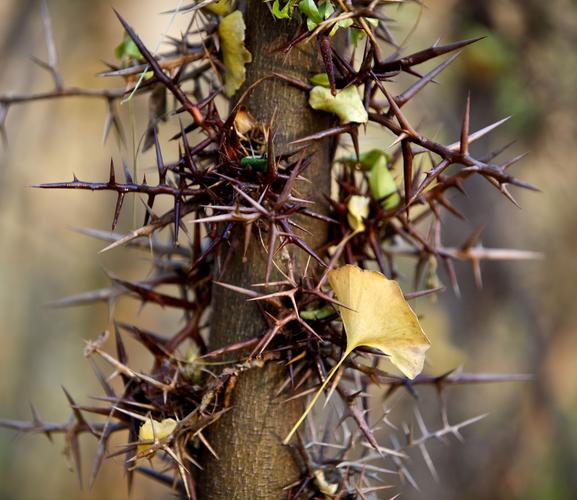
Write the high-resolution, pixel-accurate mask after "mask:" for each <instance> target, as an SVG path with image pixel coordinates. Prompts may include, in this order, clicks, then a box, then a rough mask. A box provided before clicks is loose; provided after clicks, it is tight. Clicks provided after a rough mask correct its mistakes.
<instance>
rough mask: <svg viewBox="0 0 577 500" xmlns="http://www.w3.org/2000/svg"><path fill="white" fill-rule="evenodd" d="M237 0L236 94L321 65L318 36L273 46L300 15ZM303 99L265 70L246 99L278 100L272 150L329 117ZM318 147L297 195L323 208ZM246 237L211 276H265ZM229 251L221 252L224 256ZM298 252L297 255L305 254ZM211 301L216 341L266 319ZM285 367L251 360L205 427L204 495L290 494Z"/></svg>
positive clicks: (322, 151) (327, 158)
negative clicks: (240, 73)
mask: <svg viewBox="0 0 577 500" xmlns="http://www.w3.org/2000/svg"><path fill="white" fill-rule="evenodd" d="M239 8H240V9H241V10H242V11H243V14H244V19H245V22H246V25H247V34H246V46H247V48H248V50H249V51H250V52H251V53H252V57H253V62H252V63H251V64H249V65H248V66H247V81H246V83H245V86H244V87H243V89H241V91H240V92H239V93H238V94H237V96H240V95H242V92H243V90H244V89H246V88H247V87H248V86H249V85H250V84H252V83H253V82H255V81H256V80H258V79H259V78H262V77H263V76H268V75H270V74H271V73H273V72H279V73H283V74H286V75H291V76H292V77H295V78H298V79H300V80H302V81H307V80H308V78H309V77H310V76H312V75H313V74H315V73H318V72H321V71H323V66H322V63H321V59H320V57H319V51H318V47H317V44H316V41H314V42H310V43H308V44H306V45H301V46H298V47H296V48H294V49H293V50H292V51H291V52H290V54H289V55H288V56H287V55H285V54H283V53H282V52H278V51H275V50H276V49H278V48H280V47H282V46H283V45H284V44H286V42H287V41H288V40H289V39H290V38H291V37H292V36H293V35H294V34H295V32H296V30H297V29H298V25H296V24H295V23H289V22H288V21H287V20H282V21H277V20H275V19H274V17H273V16H272V14H271V12H270V10H269V4H267V3H265V2H264V1H263V0H247V1H245V2H241V4H240V6H239ZM307 100H308V95H307V93H306V92H303V91H302V90H299V89H296V88H295V87H293V86H291V85H289V84H287V83H286V82H283V81H280V80H276V79H274V80H273V79H268V80H265V81H264V82H262V83H261V84H260V85H258V86H257V87H256V88H255V89H254V91H253V92H252V93H251V95H250V96H249V97H248V99H246V100H245V101H244V104H245V105H246V106H247V107H248V109H249V110H250V112H251V113H252V114H253V115H254V116H255V117H256V118H257V119H258V120H259V121H261V122H262V123H265V124H266V123H268V122H269V120H270V118H271V116H272V114H273V112H274V111H275V110H276V117H277V118H276V122H275V128H276V130H277V136H276V140H275V146H276V150H277V154H278V151H279V150H282V147H283V144H286V143H287V142H288V141H290V140H292V139H295V138H298V137H302V136H304V135H308V134H310V133H313V132H316V131H319V130H322V129H323V128H327V127H328V126H330V124H331V121H330V120H331V119H330V117H329V116H328V115H325V114H324V113H318V112H313V111H312V110H311V109H310V107H309V106H308V104H307ZM314 149H315V158H314V160H313V162H312V164H311V165H310V166H309V167H308V169H307V170H306V171H305V174H304V175H305V176H306V177H307V178H308V179H310V181H311V183H310V184H307V183H304V182H300V183H298V185H297V189H298V191H299V195H300V196H303V197H308V198H309V199H311V200H313V201H315V202H316V206H315V210H316V211H318V212H321V213H326V211H327V206H326V199H325V198H324V196H323V195H324V194H326V195H328V194H329V193H330V163H331V155H332V152H333V149H334V147H333V142H332V141H330V140H328V141H324V142H323V143H317V144H316V145H315V146H314ZM299 222H301V221H299ZM302 222H303V224H304V225H305V226H306V227H307V229H309V230H310V231H311V235H309V236H307V237H306V238H305V241H306V242H307V243H308V244H309V245H310V246H312V247H313V248H318V247H319V246H320V245H322V244H323V243H324V242H325V241H326V237H327V227H326V224H325V223H322V222H320V221H316V220H315V221H310V220H308V221H302ZM243 240H244V237H243V235H242V234H241V232H240V231H239V233H238V234H237V235H235V236H234V237H233V238H231V246H230V248H229V250H228V251H229V252H232V255H229V256H228V258H229V259H230V260H229V261H228V263H227V264H226V266H225V269H224V273H223V274H221V270H220V269H218V268H217V269H216V270H215V276H218V277H219V280H220V281H222V282H225V283H231V284H234V285H238V286H242V287H247V288H248V287H250V285H252V284H254V283H261V282H263V281H264V277H265V267H266V253H265V251H264V250H263V248H262V245H261V243H260V239H259V238H258V237H253V238H252V239H251V244H250V246H249V249H248V251H247V254H246V261H245V262H243V243H244V241H243ZM293 248H294V247H293ZM226 260H227V256H226V255H225V256H222V257H221V259H220V262H221V263H222V262H225V261H226ZM303 260H304V259H302V258H301V262H302V261H303ZM212 307H213V311H214V313H213V317H212V324H211V336H210V347H211V348H212V349H216V348H219V347H222V346H225V345H227V344H230V343H233V342H238V341H240V340H246V339H250V338H253V337H255V336H258V335H262V334H263V333H264V331H265V328H266V325H265V322H264V321H263V318H262V315H261V313H260V312H259V310H258V308H257V306H256V305H255V303H254V302H247V301H246V297H244V296H241V295H239V294H237V293H234V292H231V291H229V290H227V289H224V288H222V287H219V286H215V287H214V290H213V304H212ZM285 377H286V368H285V367H284V366H283V365H282V364H281V363H278V362H268V363H267V364H266V365H265V366H264V367H263V368H254V369H252V370H249V371H248V372H245V373H243V374H242V375H241V376H240V377H239V380H238V382H237V385H236V387H235V389H234V394H233V399H232V409H231V411H229V412H228V413H226V414H225V415H224V416H223V417H222V418H221V419H220V420H219V421H218V422H216V423H215V424H214V425H212V426H211V427H210V428H209V430H208V433H207V437H208V440H209V442H210V443H211V445H212V446H213V448H214V449H215V451H216V453H217V454H218V456H219V460H217V459H215V458H213V457H212V456H210V455H209V454H208V453H207V454H206V456H205V460H204V462H203V464H202V465H203V467H204V471H203V472H202V473H201V475H200V477H199V481H198V483H199V484H198V493H199V498H200V499H202V500H204V499H238V500H242V499H246V500H249V499H250V500H258V499H277V498H283V497H285V496H286V492H284V491H283V487H285V486H287V485H288V484H291V483H293V482H294V481H295V480H296V479H297V478H298V476H299V472H300V464H299V462H298V457H297V456H296V454H295V452H294V450H292V449H291V448H290V447H287V446H283V445H282V440H283V439H284V437H285V436H286V435H287V434H288V432H289V430H290V429H291V427H292V426H293V425H294V423H295V422H296V420H297V419H298V417H299V416H300V414H301V412H302V411H303V402H302V401H301V400H298V401H292V402H290V403H282V399H283V396H281V397H277V396H275V394H276V392H277V390H278V386H279V383H280V382H281V381H282V380H284V378H285Z"/></svg>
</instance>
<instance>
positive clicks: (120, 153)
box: [0, 0, 577, 500]
mask: <svg viewBox="0 0 577 500" xmlns="http://www.w3.org/2000/svg"><path fill="white" fill-rule="evenodd" d="M176 3H177V2H176V0H139V1H138V2H134V1H132V2H131V1H129V0H116V1H115V2H114V7H115V8H117V9H118V10H119V11H120V12H121V13H122V14H123V15H124V16H125V17H126V18H127V19H128V21H129V22H130V23H131V24H132V25H133V26H134V27H135V29H136V31H137V32H138V33H139V34H140V35H141V37H142V38H143V40H144V42H145V43H146V44H147V45H149V46H150V47H153V48H154V47H156V45H157V44H158V42H159V39H160V36H161V33H162V32H163V31H164V30H165V27H166V24H167V22H168V18H167V16H166V15H161V14H160V13H161V12H163V11H166V10H169V9H171V8H174V7H175V5H176ZM49 8H50V12H51V17H52V24H53V29H54V33H55V39H56V44H57V48H58V51H59V56H60V68H61V72H62V75H63V76H64V80H65V84H66V85H77V86H82V87H89V88H98V87H103V86H114V85H118V82H116V81H115V82H111V81H109V80H106V79H102V78H98V77H96V76H95V75H96V73H97V72H98V71H101V70H103V69H104V65H103V64H102V62H101V61H111V62H112V61H113V60H114V48H115V47H116V45H118V43H119V42H120V41H121V39H122V30H121V28H120V26H119V24H118V22H117V20H116V18H115V16H114V14H113V12H112V10H111V8H110V2H109V1H100V0H98V1H97V0H91V1H88V0H50V1H49ZM419 12H420V13H419ZM391 15H392V16H393V17H396V18H397V19H398V20H399V22H398V23H397V24H398V25H397V26H393V32H394V33H395V35H396V36H397V39H398V40H402V39H403V38H404V36H405V35H407V33H408V32H409V30H410V29H411V27H412V25H413V24H414V23H416V22H417V21H418V27H417V29H416V30H415V33H414V34H413V35H412V36H411V37H410V41H409V42H408V43H407V47H408V48H409V49H418V48H421V47H423V46H426V45H430V44H431V43H433V42H434V41H435V40H436V39H438V38H441V39H442V41H443V42H448V41H453V40H456V39H460V38H465V37H471V36H478V35H486V36H487V38H486V39H485V40H483V41H481V42H479V43H478V44H476V45H475V46H473V47H471V48H468V49H467V50H466V51H465V52H464V53H463V54H462V56H461V57H460V58H459V59H458V60H457V61H456V62H455V63H453V65H452V66H451V67H450V68H449V69H448V70H447V71H445V72H444V73H443V74H442V75H441V76H440V77H439V78H438V82H439V83H440V84H441V85H434V86H431V87H430V88H428V89H427V90H426V91H425V92H423V95H422V96H421V97H420V99H416V100H415V102H419V103H420V105H419V106H418V107H417V106H413V109H409V108H410V107H411V106H410V105H409V106H407V111H408V113H409V116H410V118H411V119H412V120H413V121H414V122H419V121H421V122H422V123H423V129H424V130H426V131H427V132H428V133H434V134H436V137H437V139H438V140H441V141H442V142H443V141H445V142H447V143H448V142H453V141H454V140H456V139H457V137H458V130H459V125H460V120H461V115H462V112H463V108H464V101H465V97H466V95H467V92H468V91H470V92H471V98H472V117H471V119H472V129H477V128H481V127H483V126H485V125H487V124H489V123H491V122H494V121H496V120H497V119H500V118H502V117H504V116H508V115H512V118H511V119H510V120H509V122H507V124H505V125H504V126H502V127H501V128H499V129H498V131H497V132H496V133H493V134H492V135H491V136H490V138H489V139H488V140H486V141H484V142H483V143H480V144H478V145H475V148H476V151H477V152H479V151H487V152H489V151H491V150H493V149H496V148H498V147H500V146H503V145H505V144H507V143H508V142H510V141H511V140H513V139H516V143H515V144H514V145H513V146H512V147H511V148H510V150H509V152H508V155H509V157H513V156H514V155H515V154H518V153H521V152H525V151H528V152H529V155H528V156H527V158H525V159H524V160H523V161H522V162H521V163H519V164H517V165H515V166H514V167H513V168H514V169H515V170H514V173H515V175H517V176H519V177H521V178H522V179H523V180H526V181H528V182H530V183H532V184H535V185H538V186H539V187H540V188H541V189H542V191H543V192H542V193H531V192H521V191H515V192H513V195H514V196H515V197H516V199H517V200H518V201H519V203H520V205H521V207H522V209H521V210H520V209H518V208H517V207H516V206H514V205H513V204H512V203H510V202H509V201H507V200H506V199H505V198H504V197H503V196H501V195H500V194H499V193H498V192H497V191H496V190H494V189H492V188H491V187H490V186H489V185H488V184H487V183H483V182H472V183H470V185H469V186H470V187H469V190H468V191H469V197H463V196H460V195H454V196H453V198H452V200H451V201H452V202H454V203H455V204H456V205H457V206H458V207H459V208H460V209H461V210H462V211H463V212H464V213H465V214H466V216H467V218H468V221H466V222H463V221H460V220H458V219H456V218H452V219H450V220H447V224H446V228H447V230H448V231H447V232H446V233H445V234H446V236H445V238H446V241H444V243H445V244H447V245H458V244H459V243H462V242H463V241H464V240H465V239H466V236H467V235H468V234H470V233H471V232H472V231H473V230H474V229H475V228H477V227H478V226H479V225H481V224H486V228H485V230H484V232H483V237H482V241H483V244H484V245H485V246H486V247H506V248H521V249H529V250H536V251H540V252H543V253H544V254H545V258H544V260H542V261H534V262H513V263H508V262H501V263H489V264H484V265H483V278H484V280H483V282H484V288H483V289H482V290H478V289H477V288H476V287H475V285H474V281H473V275H472V271H471V269H470V267H469V266H463V267H462V268H459V269H458V272H459V281H460V285H461V289H462V297H461V298H460V299H458V298H456V297H455V295H454V294H453V293H452V292H450V291H447V292H445V293H444V294H443V295H442V296H441V297H440V298H439V300H438V301H437V302H433V301H431V300H426V301H425V300H422V303H420V304H418V307H417V308H418V311H419V312H420V313H421V314H423V315H424V318H425V319H424V322H425V330H426V331H427V332H428V333H429V335H430V337H431V339H432V342H433V348H432V349H431V356H430V358H429V366H428V368H427V370H428V371H429V372H430V373H436V374H439V373H442V372H444V371H447V370H449V369H453V368H459V367H463V369H464V370H466V371H468V372H489V373H501V372H505V373H532V374H534V375H535V379H534V380H533V381H532V382H521V383H505V384H492V385H484V386H473V387H460V388H453V389H450V390H449V391H448V393H447V395H446V396H447V405H448V410H449V416H450V418H451V419H452V420H454V421H455V422H457V421H459V420H463V419H466V418H469V417H473V416H476V415H480V414H484V413H488V416H487V417H486V418H485V419H484V420H482V421H481V422H479V423H477V424H475V425H473V426H472V427H470V428H467V429H466V430H464V431H463V434H464V437H465V440H464V442H463V443H460V442H458V441H456V440H454V439H448V440H447V442H446V443H443V442H435V443H433V444H432V446H430V453H431V456H432V458H433V461H434V463H435V465H436V467H437V470H438V475H439V478H440V479H439V481H438V482H437V481H435V480H434V479H433V478H432V476H431V474H430V473H429V471H428V470H427V467H426V465H425V464H424V461H423V459H422V457H421V456H419V455H415V457H414V460H413V461H412V463H411V464H410V470H411V472H412V473H413V474H414V476H415V478H416V480H417V482H418V484H419V486H420V488H421V491H420V492H419V491H416V490H414V489H412V488H411V487H410V486H407V487H406V488H404V489H403V495H402V497H403V498H415V499H416V498H439V499H440V498H442V499H455V500H456V499H462V498H467V499H478V500H481V499H495V498H497V499H501V498H502V499H505V498H507V499H511V498H515V499H516V498H518V499H521V498H523V499H552V500H557V499H570V498H575V496H576V495H577V474H575V470H577V387H576V386H577V363H576V362H575V359H576V358H577V307H574V305H573V302H572V300H573V298H574V295H575V292H576V291H577V288H576V286H575V283H576V282H577V265H576V264H575V257H574V256H575V251H576V248H577V197H575V195H574V191H575V187H576V186H577V168H576V165H575V157H576V155H577V141H576V138H577V126H576V125H575V119H574V116H575V113H576V111H577V92H576V90H577V51H576V50H575V48H576V47H577V3H576V2H575V1H572V0H552V1H550V2H542V1H539V0H437V1H435V2H430V4H429V5H428V7H426V8H424V9H422V11H420V9H419V8H418V7H417V6H414V5H413V6H409V7H405V8H403V9H400V10H399V11H398V12H395V11H393V10H392V11H391ZM185 17H186V16H181V18H178V19H177V20H176V22H175V24H174V25H173V27H172V28H171V32H174V33H178V31H179V29H180V28H182V27H183V26H185V25H186V22H187V19H186V18H185ZM31 56H36V57H38V58H40V59H46V46H45V43H44V38H43V31H42V18H41V16H40V3H39V2H38V1H37V0H18V1H16V0H3V1H2V2H0V61H1V64H0V67H1V68H2V71H1V72H0V95H2V94H5V93H9V92H10V91H17V92H19V93H29V92H34V91H40V90H48V89H50V88H52V82H51V79H50V76H49V74H48V73H46V72H45V71H44V70H42V69H41V68H39V67H38V66H37V65H35V64H34V63H33V62H32V60H31ZM423 69H427V68H423ZM106 111H107V110H106V105H105V102H103V101H102V100H100V99H84V98H70V99H62V100H53V101H41V102H36V103H32V104H27V105H22V106H13V107H11V108H10V111H9V115H8V118H7V134H8V147H6V146H4V145H3V146H1V148H0V235H1V236H0V340H1V346H2V348H1V349H0V418H13V419H29V418H30V409H29V405H30V403H34V406H35V408H36V410H37V411H38V413H39V414H40V415H41V417H42V418H43V419H45V420H47V421H51V422H52V421H54V422H60V421H63V420H64V419H66V418H67V417H68V415H69V410H68V408H67V403H66V399H65V397H64V394H63V392H62V391H61V389H60V386H65V387H66V388H67V389H68V390H69V391H70V392H71V394H72V396H73V397H74V398H75V399H76V400H77V401H78V402H79V403H85V404H86V403H89V402H90V399H89V398H88V395H94V394H99V393H100V389H99V387H98V382H97V381H96V379H95V378H94V376H93V373H92V370H91V368H90V365H89V364H88V363H87V362H86V360H85V359H84V358H83V355H82V350H83V347H84V341H85V340H87V339H91V338H94V337H95V336H96V335H98V334H99V333H100V332H101V331H102V330H104V329H105V328H107V326H108V320H109V313H108V309H107V307H106V305H105V304H103V305H95V306H90V307H79V308H70V309H55V308H49V307H46V305H47V304H49V303H50V302H52V301H55V300H57V299H60V298H62V297H66V296H69V295H73V294H76V293H79V292H84V291H88V290H92V289H98V288H103V287H106V286H108V280H107V277H106V274H105V272H104V269H106V270H107V271H110V272H112V273H115V274H118V275H121V276H122V277H123V278H133V279H136V278H139V277H142V276H144V275H146V273H147V269H148V265H149V263H148V262H147V261H146V259H144V258H142V255H141V254H136V253H134V252H131V251H129V250H117V251H112V252H109V253H106V254H98V251H99V250H100V249H102V247H103V246H104V245H103V243H102V242H98V241H96V240H92V239H90V238H87V237H85V236H82V235H80V234H77V233H75V232H73V231H71V228H74V227H78V226H84V227H94V228H99V229H106V230H107V229H108V228H109V226H110V221H111V218H112V213H113V210H114V197H112V196H110V195H109V194H105V193H94V194H92V193H88V192H84V191H82V192H71V191H66V192H62V191H60V192H56V191H42V190H34V189H31V188H30V187H29V186H31V185H32V184H36V183H41V182H51V181H60V180H68V179H72V174H73V173H74V174H76V176H77V177H79V178H80V179H83V180H95V181H96V180H102V179H105V176H106V175H107V168H108V163H109V161H110V157H111V156H113V157H114V158H115V159H116V160H117V162H118V161H119V160H120V159H121V158H125V159H126V160H127V161H128V162H129V163H130V164H135V163H138V168H139V169H140V168H142V169H144V168H146V166H147V165H150V164H152V158H151V156H150V153H147V154H145V155H138V158H137V159H136V156H135V154H134V151H135V149H136V144H137V143H138V141H139V139H140V137H141V136H142V134H143V132H144V129H145V125H146V116H147V115H146V113H147V110H146V103H145V102H139V101H138V100H135V101H131V103H130V104H126V105H123V106H121V108H120V114H121V116H122V118H123V121H124V125H125V131H126V132H127V141H126V144H127V146H126V147H125V146H120V145H119V143H118V141H116V140H115V139H114V137H111V138H109V140H108V141H107V142H106V143H105V144H103V141H102V138H103V124H104V120H105V118H106ZM369 134H371V131H370V130H369ZM162 136H163V138H166V137H168V136H169V132H168V131H166V130H163V131H162ZM378 141H382V139H381V138H377V137H376V136H370V137H369V139H367V142H368V143H370V144H371V146H376V147H384V146H386V145H387V144H388V143H387V144H381V143H379V142H378ZM389 142H390V141H389ZM173 144H174V143H173ZM172 148H173V149H174V151H172V154H173V155H176V149H175V148H176V145H175V144H174V145H173V146H172ZM165 151H167V153H165V154H167V155H169V156H170V152H169V151H170V146H169V147H168V148H165ZM131 203H133V201H131V200H127V202H126V204H125V209H124V212H123V214H122V216H121V220H120V223H119V227H118V230H119V231H128V230H130V229H133V228H134V227H136V226H137V225H138V224H140V223H141V220H140V218H141V212H140V208H139V207H135V208H132V207H131ZM448 217H451V216H450V215H449V216H448ZM115 315H116V317H118V318H120V319H122V320H125V321H132V322H134V323H136V324H140V325H146V328H147V329H149V330H153V331H160V332H167V333H172V332H174V331H175V330H176V329H177V328H178V326H179V324H178V321H179V318H178V317H176V316H174V315H172V314H171V313H170V311H158V310H156V309H154V310H153V309H152V308H145V309H143V310H140V309H139V306H138V303H136V302H134V301H130V300H129V299H125V300H121V301H120V302H118V303H117V305H116V310H115ZM134 347H135V346H132V345H131V346H130V348H131V349H132V348H134ZM133 351H134V350H133ZM149 362H150V360H149V359H147V358H146V357H145V356H144V354H141V353H138V352H136V355H134V357H133V363H134V365H135V366H136V367H137V368H140V367H142V368H143V369H147V368H149ZM419 406H420V409H421V411H422V412H423V414H425V415H426V417H427V419H426V421H427V422H428V423H429V422H430V423H431V428H434V427H435V424H436V422H435V418H437V420H438V413H439V412H438V406H439V405H438V402H437V397H436V394H435V393H434V391H433V390H431V391H430V394H429V393H428V392H427V391H426V390H424V391H423V395H422V397H421V399H420V401H419ZM81 444H82V449H83V459H84V464H83V469H84V473H85V475H86V474H88V472H89V471H90V467H91V459H92V457H93V453H94V447H95V443H94V440H93V439H91V438H90V437H86V439H82V443H81ZM63 446H64V445H63V440H62V439H61V436H55V439H54V443H50V442H49V441H48V440H47V439H46V438H44V437H43V436H23V435H16V434H14V433H12V432H9V431H5V430H0V498H2V499H28V498H34V499H56V498H79V499H89V498H93V499H96V498H107V499H120V498H126V497H127V492H126V487H125V484H124V481H123V477H122V476H123V469H122V465H121V458H118V459H110V460H107V461H105V463H104V466H103V469H102V471H101V473H100V475H99V478H98V479H97V481H96V484H95V486H94V488H93V489H92V490H90V491H83V492H81V491H79V488H78V482H77V479H76V476H75V475H74V474H73V473H69V472H68V471H67V461H66V457H65V456H64V455H63V454H62V453H61V450H62V448H63ZM112 451H114V450H112ZM168 496H169V495H168V494H167V493H166V491H165V490H164V489H163V488H160V487H159V486H157V485H156V484H154V483H153V482H151V481H150V480H148V479H145V478H137V480H136V482H135V488H134V491H133V498H141V497H142V498H144V497H146V498H163V497H168Z"/></svg>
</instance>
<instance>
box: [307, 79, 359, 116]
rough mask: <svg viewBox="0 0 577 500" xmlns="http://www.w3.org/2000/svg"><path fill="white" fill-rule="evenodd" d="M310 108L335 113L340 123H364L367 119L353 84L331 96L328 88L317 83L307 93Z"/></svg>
mask: <svg viewBox="0 0 577 500" xmlns="http://www.w3.org/2000/svg"><path fill="white" fill-rule="evenodd" d="M309 104H310V106H311V108H313V109H317V110H320V111H326V112H328V113H334V114H335V115H337V116H338V117H339V118H340V120H341V123H349V122H354V123H366V122H367V121H368V120H369V115H368V114H367V110H366V109H365V107H364V105H363V101H362V100H361V96H360V95H359V92H358V91H357V88H356V87H355V86H354V85H351V86H350V87H347V88H346V89H343V90H338V91H337V95H336V96H333V95H332V94H331V91H330V89H328V88H325V87H321V86H319V85H317V86H316V87H313V89H312V90H311V92H310V94H309Z"/></svg>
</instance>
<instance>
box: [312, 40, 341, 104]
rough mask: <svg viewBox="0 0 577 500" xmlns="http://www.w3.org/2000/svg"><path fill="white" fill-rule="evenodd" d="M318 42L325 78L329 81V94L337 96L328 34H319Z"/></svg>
mask: <svg viewBox="0 0 577 500" xmlns="http://www.w3.org/2000/svg"><path fill="white" fill-rule="evenodd" d="M317 39H318V42H319V47H320V49H321V56H322V58H323V62H324V64H325V69H326V70H327V76H328V79H329V85H330V88H331V94H332V95H333V97H334V96H336V95H337V86H336V82H335V68H334V66H333V51H332V48H331V38H330V36H329V35H328V33H323V34H319V36H318V37H317Z"/></svg>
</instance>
